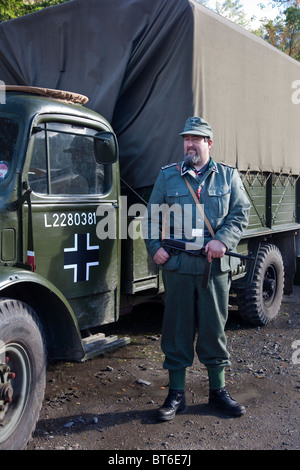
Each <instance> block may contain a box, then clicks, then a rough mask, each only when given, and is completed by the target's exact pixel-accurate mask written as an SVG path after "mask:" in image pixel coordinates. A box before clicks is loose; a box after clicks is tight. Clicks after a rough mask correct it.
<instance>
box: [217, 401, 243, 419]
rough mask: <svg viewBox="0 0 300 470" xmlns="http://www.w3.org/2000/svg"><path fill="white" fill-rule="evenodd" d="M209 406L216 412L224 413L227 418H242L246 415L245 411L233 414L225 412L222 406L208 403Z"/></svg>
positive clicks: (232, 412)
mask: <svg viewBox="0 0 300 470" xmlns="http://www.w3.org/2000/svg"><path fill="white" fill-rule="evenodd" d="M209 406H211V407H212V408H214V409H216V410H220V411H223V413H225V414H226V415H228V416H234V417H239V416H243V415H244V414H245V413H246V410H245V409H244V410H241V411H236V412H234V411H230V410H226V409H224V408H223V407H222V406H220V405H217V404H214V403H209Z"/></svg>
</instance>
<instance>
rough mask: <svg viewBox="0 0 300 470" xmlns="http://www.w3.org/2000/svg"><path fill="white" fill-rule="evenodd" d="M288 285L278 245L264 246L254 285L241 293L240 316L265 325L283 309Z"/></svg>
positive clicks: (238, 301) (258, 258)
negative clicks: (285, 286) (285, 284)
mask: <svg viewBox="0 0 300 470" xmlns="http://www.w3.org/2000/svg"><path fill="white" fill-rule="evenodd" d="M283 287H284V265H283V260H282V256H281V253H280V251H279V249H278V248H277V246H275V245H272V244H269V243H265V244H262V245H261V246H260V249H259V252H258V255H257V260H256V265H255V269H254V275H253V281H252V284H251V285H250V286H249V287H248V288H247V289H244V290H242V292H239V293H238V298H237V304H238V311H239V315H240V316H241V318H242V320H244V321H245V322H246V323H249V324H251V325H255V326H264V325H267V324H268V323H270V321H272V320H274V319H275V318H276V317H277V315H278V312H279V309H280V305H281V301H282V296H283Z"/></svg>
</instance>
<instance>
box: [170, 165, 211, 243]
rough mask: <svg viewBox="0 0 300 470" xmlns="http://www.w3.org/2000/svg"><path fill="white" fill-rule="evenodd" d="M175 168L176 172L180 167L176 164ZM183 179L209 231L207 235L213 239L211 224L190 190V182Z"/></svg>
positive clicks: (191, 189)
mask: <svg viewBox="0 0 300 470" xmlns="http://www.w3.org/2000/svg"><path fill="white" fill-rule="evenodd" d="M176 166H177V169H178V171H180V166H179V165H178V164H177V165H176ZM180 172H181V171H180ZM183 178H184V181H185V182H186V185H187V187H188V188H189V190H190V193H191V195H192V196H193V199H194V201H195V203H196V206H197V208H198V210H199V212H200V214H201V215H202V217H203V219H204V222H205V224H206V226H207V228H208V230H209V233H210V234H211V236H212V237H213V238H214V236H215V233H214V231H213V228H212V226H211V224H210V221H209V220H208V218H207V217H206V215H205V212H204V210H203V208H202V206H201V204H200V201H199V199H198V198H197V196H196V194H195V191H194V190H193V188H192V185H191V184H190V182H189V181H188V180H187V179H186V177H185V176H184V177H183Z"/></svg>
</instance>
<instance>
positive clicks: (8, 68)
mask: <svg viewBox="0 0 300 470" xmlns="http://www.w3.org/2000/svg"><path fill="white" fill-rule="evenodd" d="M0 80H2V81H3V82H5V83H6V84H11V85H27V86H37V87H45V88H56V89H60V90H68V91H71V92H76V93H81V94H83V95H86V96H88V97H89V102H88V103H87V104H86V106H88V107H90V108H92V109H94V110H95V111H97V112H99V113H100V114H102V115H103V116H104V117H105V118H106V119H107V120H108V121H109V122H110V123H111V124H112V126H113V128H114V130H115V132H116V134H117V137H118V140H119V147H120V166H121V175H122V177H123V178H124V179H125V180H126V181H127V183H128V184H130V185H132V186H133V187H135V188H140V187H144V186H151V185H152V184H153V183H154V181H155V179H156V177H157V174H158V171H159V169H160V167H161V166H163V165H166V164H168V163H171V162H176V161H179V160H181V159H182V139H181V137H179V133H180V132H182V130H183V127H184V123H185V120H186V118H187V117H189V116H193V115H200V116H203V117H204V118H205V119H207V120H208V121H209V122H210V124H211V126H212V128H213V131H214V146H213V152H212V154H213V157H214V159H215V160H217V161H221V162H225V163H227V164H229V165H233V166H238V168H239V169H240V170H248V169H250V170H254V171H275V172H283V173H290V172H292V173H294V174H299V169H300V158H299V153H300V150H299V148H300V145H299V122H300V104H299V105H297V104H295V103H293V101H292V96H293V91H294V90H293V88H292V84H293V83H294V82H295V81H296V80H300V64H299V63H298V62H296V61H295V60H293V59H290V58H289V57H288V56H286V55H284V54H283V53H281V52H279V51H278V50H276V49H275V48H273V47H272V46H270V45H268V44H267V43H266V42H264V41H263V40H261V39H259V38H257V37H256V36H254V35H253V34H251V33H248V32H247V31H245V30H244V29H242V28H241V27H238V26H236V25H235V24H234V23H232V22H230V21H228V20H225V19H223V18H222V17H221V16H219V15H217V14H216V13H214V12H212V11H210V10H208V9H207V8H205V7H202V6H201V5H199V4H198V3H197V2H196V1H193V0H190V1H188V0H71V1H69V2H66V3H64V4H61V5H58V6H54V7H50V8H47V9H44V10H41V11H39V12H37V13H33V14H30V15H27V16H24V17H22V18H18V19H15V20H12V21H8V22H4V23H2V24H1V25H0ZM1 107H2V108H3V105H1Z"/></svg>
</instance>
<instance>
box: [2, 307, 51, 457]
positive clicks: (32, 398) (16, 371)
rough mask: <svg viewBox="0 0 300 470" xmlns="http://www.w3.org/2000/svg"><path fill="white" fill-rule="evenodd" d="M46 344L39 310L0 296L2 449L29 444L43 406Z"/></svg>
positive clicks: (17, 447)
mask: <svg viewBox="0 0 300 470" xmlns="http://www.w3.org/2000/svg"><path fill="white" fill-rule="evenodd" d="M45 380H46V348H45V342H44V339H43V332H42V328H41V325H40V322H39V319H38V317H37V315H36V314H35V312H34V311H33V310H32V309H31V308H30V307H29V306H28V305H26V304H24V303H23V302H20V301H17V300H11V299H0V450H22V449H25V448H26V445H27V442H28V441H29V439H30V437H31V435H32V433H33V431H34V429H35V426H36V423H37V420H38V417H39V413H40V409H41V406H42V401H43V397H44V392H45Z"/></svg>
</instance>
